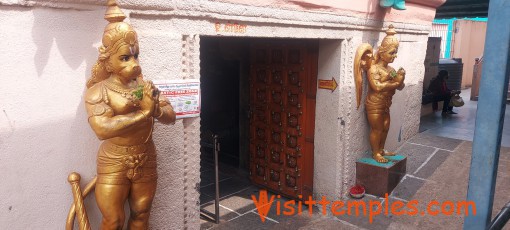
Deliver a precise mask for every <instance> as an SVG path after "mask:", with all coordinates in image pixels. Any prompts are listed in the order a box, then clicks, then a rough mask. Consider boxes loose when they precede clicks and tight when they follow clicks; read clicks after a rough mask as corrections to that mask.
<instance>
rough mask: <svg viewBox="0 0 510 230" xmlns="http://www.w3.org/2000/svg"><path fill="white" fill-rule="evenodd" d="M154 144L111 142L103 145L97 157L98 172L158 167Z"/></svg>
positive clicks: (106, 172)
mask: <svg viewBox="0 0 510 230" xmlns="http://www.w3.org/2000/svg"><path fill="white" fill-rule="evenodd" d="M156 165H157V164H156V153H155V150H154V144H153V143H152V142H151V143H147V144H141V145H132V146H121V145H116V144H113V143H109V142H104V143H103V144H102V145H101V148H100V150H99V154H98V158H97V173H98V174H108V173H115V172H120V171H124V170H129V169H135V170H139V169H141V168H154V169H155V168H156Z"/></svg>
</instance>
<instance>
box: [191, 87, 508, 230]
mask: <svg viewBox="0 0 510 230" xmlns="http://www.w3.org/2000/svg"><path fill="white" fill-rule="evenodd" d="M466 93H467V91H463V94H462V96H463V98H465V99H467V98H469V95H468V94H467V95H466ZM509 110H510V108H509V107H507V112H506V114H507V115H506V121H507V122H506V124H505V127H504V131H503V139H502V140H503V141H502V142H503V143H502V146H508V147H510V118H509V116H510V111H509ZM456 111H457V112H459V114H457V115H451V116H447V117H442V116H441V115H440V113H439V112H438V114H432V115H429V116H426V117H422V124H421V127H420V130H421V131H422V132H421V133H419V134H418V135H416V136H415V137H413V138H412V139H410V140H409V141H407V142H406V143H405V144H404V145H402V146H401V147H400V148H399V149H398V150H397V152H398V153H400V154H403V155H405V156H407V158H408V159H407V162H408V163H407V174H406V175H405V176H404V178H403V179H402V181H401V183H400V184H399V185H398V186H397V187H396V188H395V189H394V190H393V192H392V193H391V194H390V197H389V199H388V200H385V199H384V198H379V197H374V196H370V195H367V196H365V197H364V198H363V199H362V200H364V201H366V202H367V203H368V202H370V201H373V202H375V201H378V202H381V203H382V205H385V204H386V202H387V205H391V204H394V203H395V202H398V201H402V202H408V201H411V200H417V201H418V202H419V205H418V208H419V210H426V208H427V207H426V205H427V204H428V203H429V202H430V201H432V200H437V201H440V202H443V201H454V202H456V201H462V200H465V199H466V192H467V182H468V176H469V166H470V161H471V145H472V142H471V140H472V133H473V131H472V130H473V129H474V119H475V114H476V102H470V101H467V100H466V105H465V106H464V107H461V108H458V109H457V110H456ZM508 147H502V148H501V153H500V161H499V162H500V165H499V167H498V171H499V172H498V178H497V183H496V194H495V198H494V207H493V216H494V215H496V213H497V212H498V211H499V210H500V209H501V208H502V207H503V206H504V205H505V204H506V203H507V202H508V201H510V183H508V181H510V172H509V171H508V169H509V168H510V148H508ZM201 166H202V168H201V171H202V172H203V173H202V182H201V208H202V209H204V210H206V211H208V212H211V213H213V212H214V200H213V197H214V183H213V182H214V177H213V176H214V173H213V165H212V164H211V162H210V161H207V160H203V161H202V164H201ZM220 171H221V173H220V197H221V198H220V221H221V222H220V224H218V225H216V224H214V223H213V222H212V221H210V220H207V219H206V218H202V219H201V221H202V223H201V228H202V229H461V228H462V224H463V220H464V216H461V215H460V216H459V215H451V216H447V215H438V216H430V215H417V216H407V215H401V216H397V215H393V214H391V213H389V214H387V215H386V214H382V215H377V216H375V217H374V219H373V222H372V223H371V222H370V221H369V218H368V217H367V216H366V215H359V216H355V215H333V214H332V213H331V212H328V213H327V215H323V214H321V209H320V206H315V207H313V208H312V214H311V215H309V214H308V213H309V212H308V209H307V208H306V206H305V208H303V214H302V215H293V216H284V215H281V214H280V215H278V214H277V210H276V208H275V207H273V206H272V207H271V209H270V210H269V213H268V215H267V216H268V218H266V220H265V221H264V222H262V221H261V218H260V216H259V215H258V211H257V208H256V207H255V204H254V202H253V200H252V198H251V197H252V195H256V198H258V195H257V194H259V189H258V188H257V187H255V186H253V185H251V184H250V183H249V180H248V175H247V173H246V172H243V171H240V170H237V169H235V168H232V167H229V166H228V165H220ZM270 195H271V194H270ZM278 201H279V202H280V203H284V202H285V201H288V200H287V199H285V198H279V199H278V198H276V200H275V202H278ZM273 205H274V203H273ZM505 229H506V230H509V229H510V227H506V228H505Z"/></svg>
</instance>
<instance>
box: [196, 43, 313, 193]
mask: <svg viewBox="0 0 510 230" xmlns="http://www.w3.org/2000/svg"><path fill="white" fill-rule="evenodd" d="M200 65H201V66H200V68H201V79H200V80H201V89H202V111H201V145H202V151H201V152H202V154H201V162H202V163H201V166H202V169H201V194H202V196H201V203H206V202H208V201H210V200H212V196H211V194H208V191H209V189H208V186H212V185H213V183H214V180H213V178H214V177H213V176H212V175H213V173H212V169H213V161H212V160H213V159H214V158H213V148H212V142H213V140H212V136H213V135H218V137H219V142H220V146H221V147H220V149H221V150H220V152H219V161H220V190H223V188H225V187H228V190H235V189H233V188H232V186H231V185H230V184H228V181H235V183H234V186H240V187H239V189H242V188H241V187H242V186H250V184H251V183H253V184H255V185H257V186H262V187H264V188H266V189H269V190H271V191H273V192H276V193H278V194H282V195H285V196H287V197H292V198H296V199H299V197H298V196H300V195H302V196H303V197H307V196H309V195H312V191H313V189H312V185H313V152H314V146H313V143H314V128H315V127H314V121H315V95H316V91H317V86H316V82H317V68H318V66H317V65H318V41H317V40H297V39H292V40H290V39H286V40H283V39H248V38H225V37H221V38H218V37H202V38H201V43H200ZM224 170H226V171H227V172H225V171H224ZM222 171H223V172H222ZM229 178H230V179H229ZM241 180H242V181H243V182H240V181H241ZM202 190H203V191H204V192H202ZM229 193H231V191H229ZM221 194H223V192H222V191H220V195H221Z"/></svg>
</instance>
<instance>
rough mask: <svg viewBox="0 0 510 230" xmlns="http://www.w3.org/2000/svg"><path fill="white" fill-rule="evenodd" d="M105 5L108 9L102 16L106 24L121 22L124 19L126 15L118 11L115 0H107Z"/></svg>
mask: <svg viewBox="0 0 510 230" xmlns="http://www.w3.org/2000/svg"><path fill="white" fill-rule="evenodd" d="M106 5H107V6H108V8H107V9H106V13H105V14H104V19H106V20H107V21H108V22H110V23H114V22H122V21H124V19H126V15H125V14H124V13H123V12H122V10H120V8H119V5H118V4H117V1H116V0H108V2H107V3H106Z"/></svg>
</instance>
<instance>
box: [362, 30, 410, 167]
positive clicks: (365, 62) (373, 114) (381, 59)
mask: <svg viewBox="0 0 510 230" xmlns="http://www.w3.org/2000/svg"><path fill="white" fill-rule="evenodd" d="M396 33H397V32H395V29H394V27H393V25H390V26H389V29H388V30H387V31H386V37H384V39H383V40H382V42H381V46H380V47H379V49H378V50H377V53H376V55H375V57H374V53H373V49H372V46H371V45H370V44H367V43H364V44H361V45H360V46H359V47H358V49H357V51H356V56H355V58H354V77H355V83H356V100H357V107H358V108H359V106H360V101H361V95H362V93H363V90H362V82H363V73H362V70H365V71H366V72H367V78H368V85H369V90H368V95H367V97H366V101H365V108H366V111H367V118H368V123H369V125H370V147H371V149H372V157H373V158H374V159H375V160H376V161H377V162H380V163H386V162H388V159H386V158H384V156H393V155H395V153H393V152H388V151H386V150H385V149H384V144H385V142H386V137H387V136H388V130H389V129H390V106H391V99H392V98H393V95H394V94H395V90H397V89H398V90H402V89H403V88H404V79H405V75H406V72H405V71H404V69H403V68H400V69H399V70H398V71H395V69H393V68H392V67H391V66H389V65H388V63H392V62H393V61H394V60H395V58H396V57H397V52H398V40H397V38H396V37H395V34H396Z"/></svg>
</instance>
